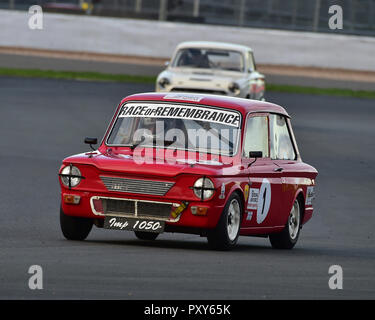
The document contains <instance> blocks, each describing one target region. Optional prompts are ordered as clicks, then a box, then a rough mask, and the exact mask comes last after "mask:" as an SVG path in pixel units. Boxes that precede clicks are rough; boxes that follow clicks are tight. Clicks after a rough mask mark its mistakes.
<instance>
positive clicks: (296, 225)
mask: <svg viewBox="0 0 375 320" xmlns="http://www.w3.org/2000/svg"><path fill="white" fill-rule="evenodd" d="M301 208H302V206H301V204H300V202H299V200H298V199H296V200H295V201H294V203H293V207H292V210H291V211H290V214H289V217H288V222H287V223H286V226H285V228H284V229H283V231H281V232H280V233H277V234H271V235H270V236H269V238H270V242H271V245H272V248H274V249H292V248H293V247H294V246H295V245H296V243H297V240H298V237H299V233H300V230H301V217H302V215H301Z"/></svg>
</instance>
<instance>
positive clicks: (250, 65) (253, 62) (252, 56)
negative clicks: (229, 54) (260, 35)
mask: <svg viewBox="0 0 375 320" xmlns="http://www.w3.org/2000/svg"><path fill="white" fill-rule="evenodd" d="M248 60H249V66H248V68H251V70H252V71H255V69H256V66H255V61H254V55H253V53H252V52H251V51H249V52H248Z"/></svg>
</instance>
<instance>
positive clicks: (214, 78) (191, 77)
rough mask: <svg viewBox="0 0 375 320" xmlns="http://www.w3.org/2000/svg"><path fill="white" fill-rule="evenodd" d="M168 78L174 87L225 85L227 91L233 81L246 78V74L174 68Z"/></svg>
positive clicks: (169, 72) (169, 71)
mask: <svg viewBox="0 0 375 320" xmlns="http://www.w3.org/2000/svg"><path fill="white" fill-rule="evenodd" d="M168 76H169V78H171V81H172V82H173V84H174V85H178V86H179V85H181V86H183V85H186V84H192V83H199V84H200V85H202V86H213V87H219V88H220V87H221V86H222V85H223V84H225V87H223V89H227V85H228V84H229V83H231V82H233V81H236V80H239V79H242V78H244V77H245V74H244V73H241V72H234V71H223V70H207V69H202V70H200V69H190V68H184V69H183V70H182V69H179V68H174V69H173V70H168Z"/></svg>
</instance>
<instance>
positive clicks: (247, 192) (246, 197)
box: [243, 184, 250, 202]
mask: <svg viewBox="0 0 375 320" xmlns="http://www.w3.org/2000/svg"><path fill="white" fill-rule="evenodd" d="M249 188H250V187H249V185H248V184H247V185H246V186H245V188H244V190H243V193H244V197H245V202H246V201H247V199H248V198H249Z"/></svg>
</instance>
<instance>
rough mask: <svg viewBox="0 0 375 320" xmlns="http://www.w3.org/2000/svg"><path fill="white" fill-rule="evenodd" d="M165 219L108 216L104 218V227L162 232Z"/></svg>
mask: <svg viewBox="0 0 375 320" xmlns="http://www.w3.org/2000/svg"><path fill="white" fill-rule="evenodd" d="M164 227H165V221H160V220H150V219H137V218H127V217H115V216H106V217H105V218H104V228H106V229H115V230H130V231H144V232H155V233H162V232H163V231H164Z"/></svg>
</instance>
